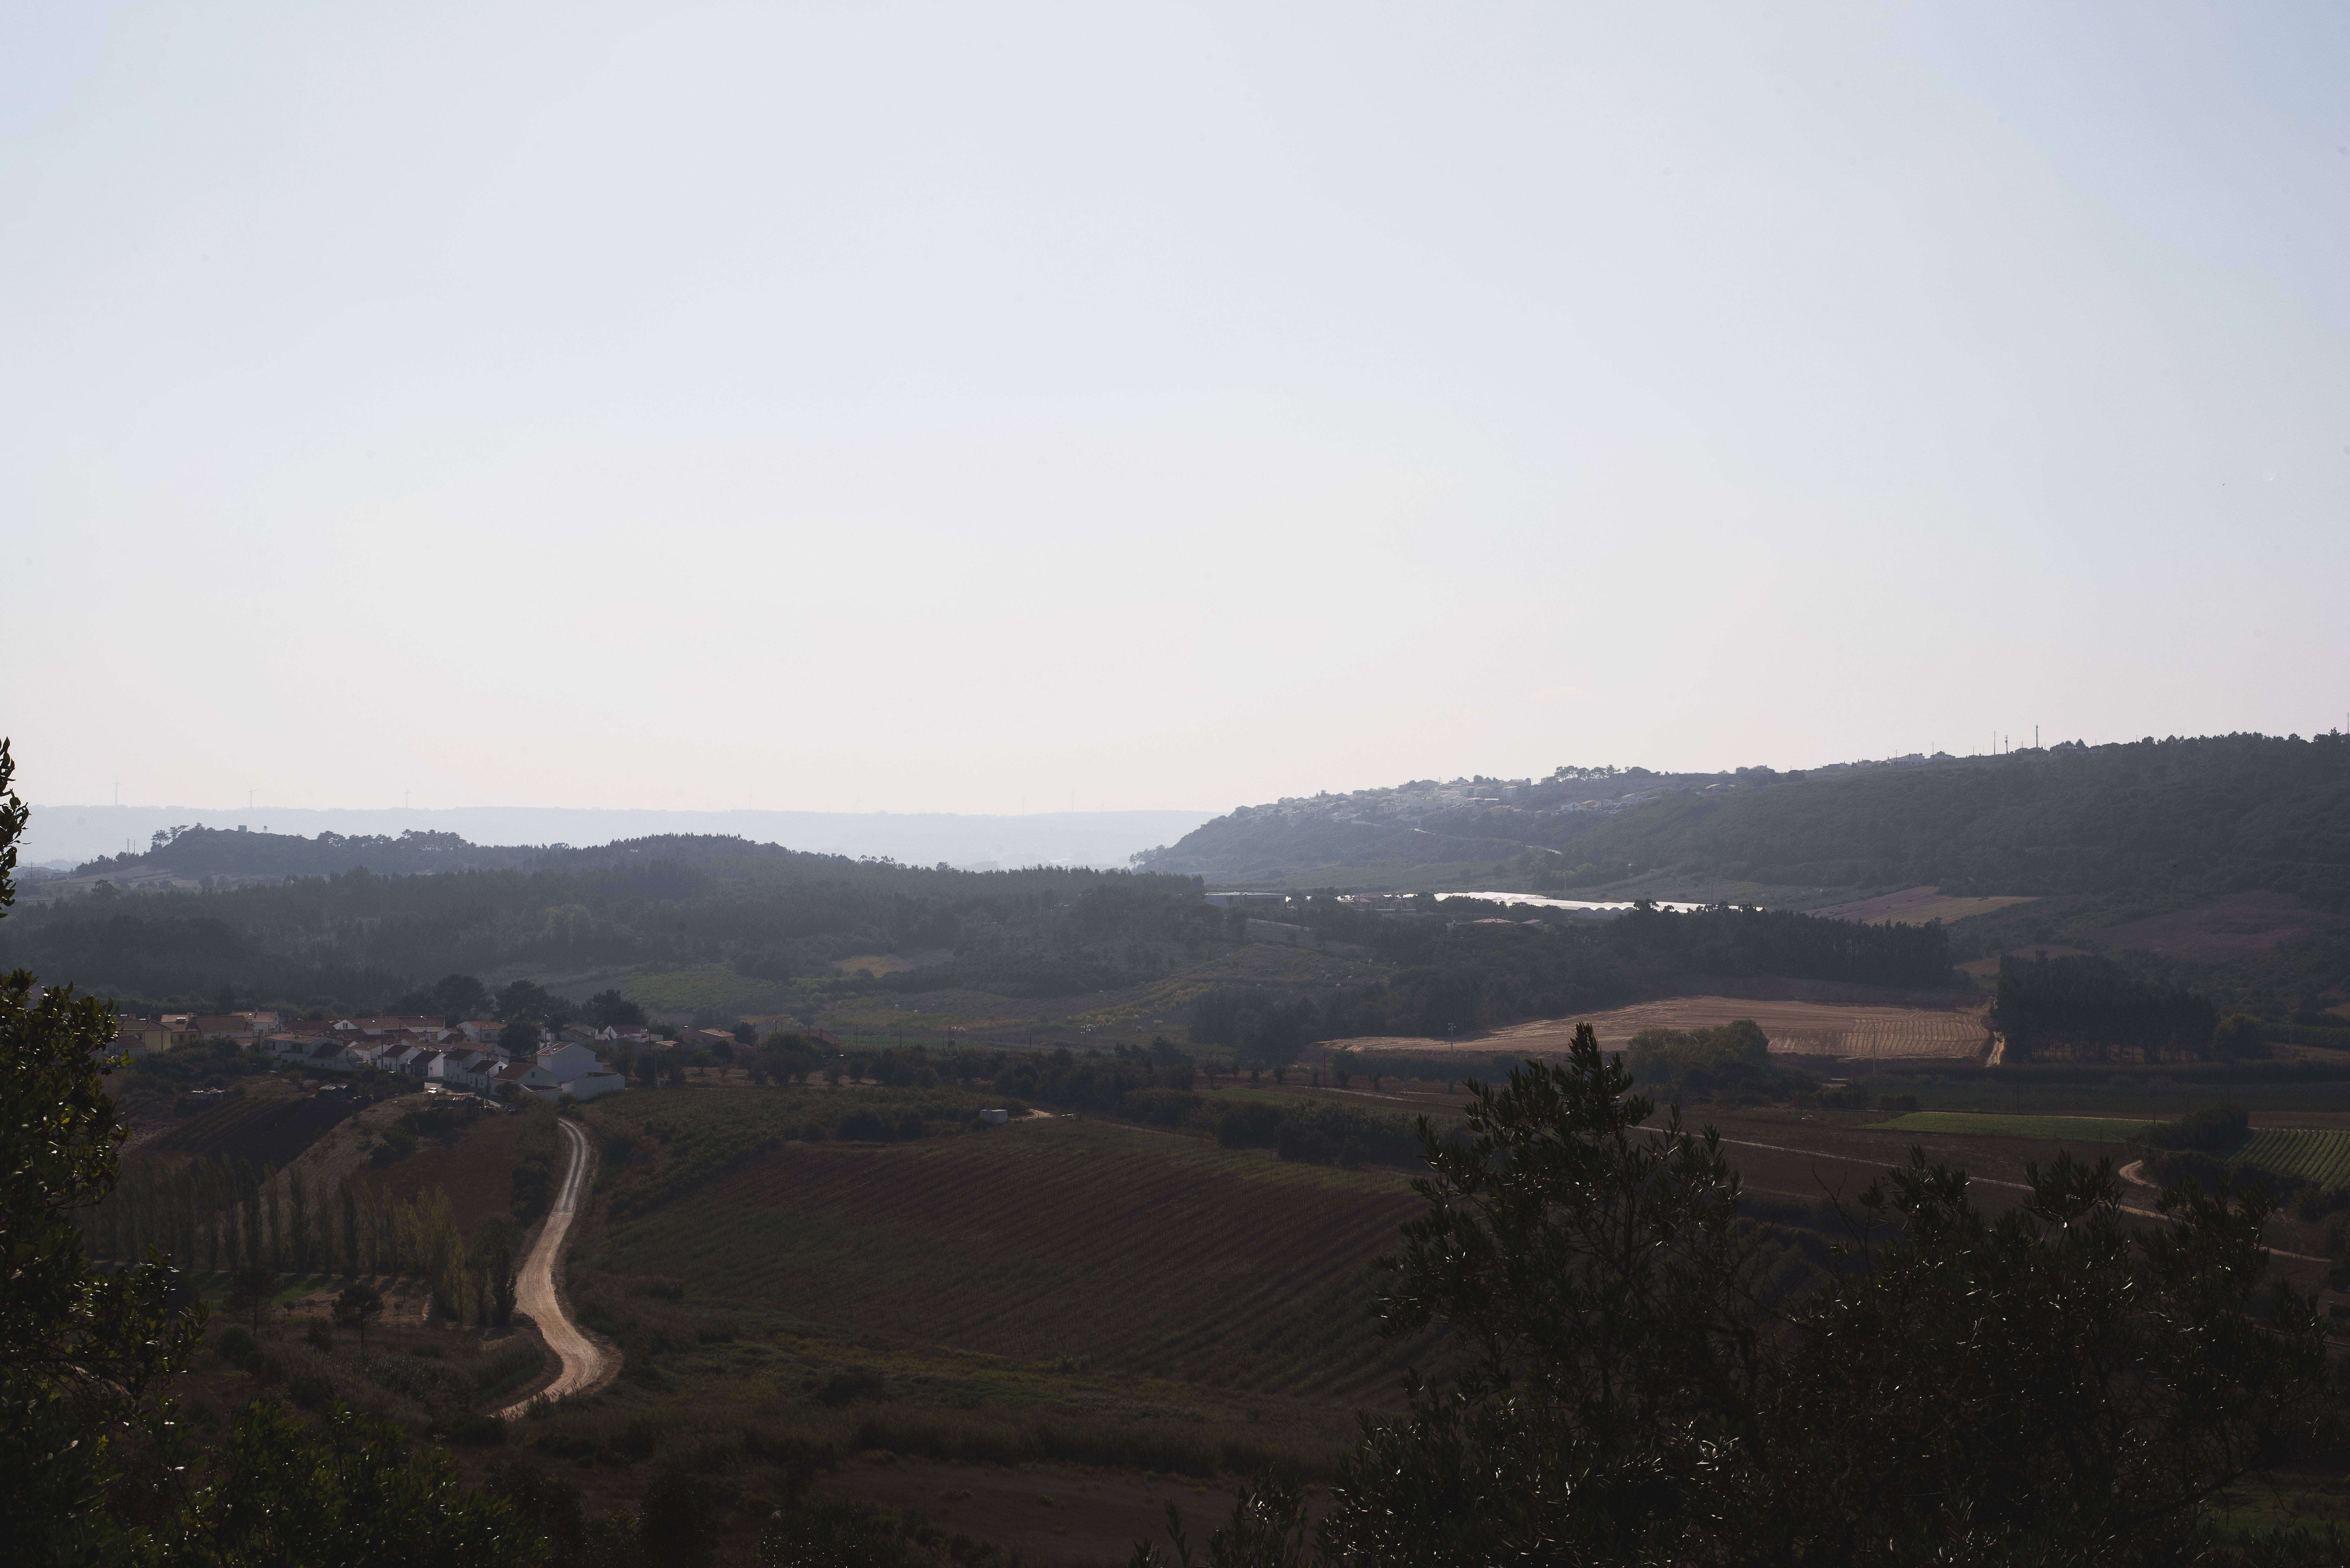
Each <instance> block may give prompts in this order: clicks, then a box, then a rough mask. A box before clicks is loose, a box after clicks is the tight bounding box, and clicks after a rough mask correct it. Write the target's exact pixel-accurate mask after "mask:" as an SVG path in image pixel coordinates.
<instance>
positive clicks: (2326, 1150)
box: [2234, 1127, 2350, 1191]
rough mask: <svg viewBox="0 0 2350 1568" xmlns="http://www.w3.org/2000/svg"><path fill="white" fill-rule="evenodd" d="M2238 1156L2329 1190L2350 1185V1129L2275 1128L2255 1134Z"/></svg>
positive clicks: (2236, 1154) (2265, 1168) (2251, 1163)
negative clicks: (2342, 1130)
mask: <svg viewBox="0 0 2350 1568" xmlns="http://www.w3.org/2000/svg"><path fill="white" fill-rule="evenodd" d="M2234 1158H2237V1159H2240V1160H2242V1161H2243V1162H2244V1163H2245V1164H2247V1165H2257V1166H2259V1167H2260V1168H2262V1169H2263V1170H2276V1171H2282V1172H2283V1173H2284V1174H2285V1175H2287V1176H2299V1177H2305V1178H2307V1179H2309V1180H2311V1181H2314V1182H2316V1183H2317V1184H2318V1185H2319V1186H2320V1187H2323V1188H2324V1189H2327V1190H2329V1191H2331V1190H2333V1189H2336V1188H2342V1187H2350V1132H2334V1131H2332V1130H2329V1129H2322V1128H2318V1127H2271V1128H2269V1129H2267V1130H2266V1131H2263V1132H2256V1133H2254V1134H2253V1135H2252V1136H2251V1139H2250V1140H2249V1141H2247V1142H2246V1143H2245V1145H2244V1147H2241V1148H2240V1149H2238V1150H2237V1151H2236V1153H2235V1156H2234Z"/></svg>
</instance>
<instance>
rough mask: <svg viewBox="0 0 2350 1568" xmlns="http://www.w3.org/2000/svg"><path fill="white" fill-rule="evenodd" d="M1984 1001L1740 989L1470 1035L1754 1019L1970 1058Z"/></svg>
mask: <svg viewBox="0 0 2350 1568" xmlns="http://www.w3.org/2000/svg"><path fill="white" fill-rule="evenodd" d="M1983 1012H1984V1008H1983V1006H1982V1005H1981V1004H1977V1005H1975V1006H1972V1007H1899V1006H1893V1005H1885V1004H1869V1003H1843V1002H1774V1001H1761V1000H1756V999H1754V998H1752V997H1739V996H1676V997H1673V998H1670V999H1669V1000H1668V1001H1664V1002H1640V1003H1638V1005H1636V1006H1632V1007H1619V1008H1617V1009H1615V1010H1614V1011H1613V1012H1595V1013H1592V1014H1590V1015H1589V1016H1587V1017H1584V1018H1546V1019H1541V1020H1538V1021H1537V1022H1535V1023H1517V1024H1513V1025H1511V1026H1510V1027H1509V1028H1507V1029H1497V1030H1495V1031H1494V1032H1493V1033H1491V1034H1485V1035H1481V1036H1478V1037H1477V1038H1476V1039H1475V1040H1473V1041H1471V1040H1463V1041H1461V1046H1462V1048H1463V1049H1469V1048H1471V1047H1473V1048H1474V1049H1475V1050H1476V1051H1477V1053H1478V1054H1481V1055H1484V1054H1496V1055H1498V1054H1509V1055H1524V1056H1557V1055H1563V1054H1565V1052H1566V1049H1567V1047H1568V1046H1569V1045H1570V1044H1573V1043H1574V1040H1575V1025H1576V1024H1578V1023H1588V1024H1590V1025H1591V1026H1592V1028H1593V1029H1594V1030H1596V1031H1597V1033H1598V1035H1599V1043H1600V1044H1602V1045H1605V1046H1607V1047H1608V1048H1609V1049H1610V1050H1620V1049H1622V1047H1623V1045H1624V1044H1625V1042H1627V1041H1628V1040H1630V1039H1631V1038H1632V1036H1633V1035H1635V1034H1638V1033H1639V1032H1640V1031H1642V1030H1643V1029H1711V1028H1715V1027H1717V1026H1719V1025H1721V1024H1724V1023H1731V1022H1732V1021H1733V1020H1735V1019H1740V1018H1751V1019H1752V1020H1753V1021H1754V1023H1756V1024H1757V1025H1758V1026H1760V1027H1761V1029H1762V1030H1763V1033H1765V1034H1767V1035H1769V1036H1770V1037H1771V1049H1772V1050H1773V1051H1775V1052H1780V1053H1783V1054H1788V1055H1796V1056H1840V1057H1843V1058H1846V1060H1851V1061H1861V1060H1871V1061H1889V1060H1902V1059H1913V1060H1927V1059H1936V1058H1939V1059H1941V1060H1946V1061H1966V1060H1970V1059H1971V1058H1974V1057H1977V1056H1980V1055H1981V1054H1982V1050H1983V1043H1984V1040H1985V1038H1986V1036H1987V1031H1986V1029H1985V1026H1984V1023H1983ZM1432 1044H1437V1043H1431V1042H1430V1041H1427V1040H1420V1039H1404V1038H1395V1037H1388V1036H1384V1035H1381V1036H1375V1037H1372V1038H1369V1039H1364V1040H1333V1041H1331V1042H1330V1045H1331V1048H1332V1049H1334V1050H1335V1049H1336V1048H1338V1047H1340V1046H1352V1047H1354V1048H1355V1049H1357V1050H1358V1051H1365V1052H1372V1051H1415V1052H1423V1053H1424V1052H1427V1051H1428V1050H1430V1048H1431V1045H1432Z"/></svg>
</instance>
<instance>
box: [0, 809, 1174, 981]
mask: <svg viewBox="0 0 2350 1568" xmlns="http://www.w3.org/2000/svg"><path fill="white" fill-rule="evenodd" d="M1197 889H1198V884H1197V882H1196V881H1195V880H1193V879H1191V878H1186V877H1165V876H1158V875H1151V874H1139V875H1138V874H1133V873H1128V872H1122V871H1118V872H1095V871H1087V870H1064V869H1060V868H1056V867H1039V868H1036V869H1032V870H1026V871H989V872H968V871H953V870H948V869H946V868H944V867H940V868H936V869H931V868H925V867H907V866H899V865H896V864H894V863H891V862H888V861H864V860H850V859H847V858H844V857H838V856H823V855H806V854H799V853H795V852H794V851H791V850H787V849H781V848H778V847H776V846H773V845H754V844H748V843H745V842H743V841H742V840H740V839H724V838H695V837H671V838H659V839H644V840H638V841H635V842H632V843H624V844H615V845H611V846H605V847H602V848H598V849H587V850H556V851H551V852H536V851H535V852H534V856H533V859H532V861H531V863H530V864H529V865H528V866H527V867H518V868H514V869H508V870H498V871H458V872H450V873H445V874H439V875H421V874H420V875H410V876H382V875H378V874H376V873H374V872H372V871H369V870H364V869H362V870H356V871H351V872H348V873H346V874H343V875H339V876H329V877H305V878H297V879H288V880H286V881H284V882H282V883H278V884H276V885H274V886H263V887H248V888H235V889H233V890H229V891H216V892H182V893H156V894H141V895H138V896H113V897H108V896H103V895H101V896H99V897H94V898H81V899H75V900H71V901H65V902H50V903H45V904H42V905H38V906H28V907H26V908H23V909H20V910H19V913H18V916H17V918H16V919H14V920H12V921H10V922H9V924H8V926H7V927H6V928H5V935H0V965H15V964H24V965H26V966H28V967H32V968H34V969H36V970H37V971H39V972H41V973H43V974H45V975H49V976H54V977H55V978H57V979H58V980H61V981H74V982H76V983H78V984H81V985H85V986H95V987H99V988H105V989H111V990H116V991H119V992H124V993H127V994H129V995H132V996H138V997H147V998H162V997H174V996H176V997H183V998H191V999H208V998H211V997H213V996H214V995H215V994H216V993H218V992H222V991H223V990H226V991H229V992H233V993H234V994H235V995H238V996H240V997H248V998H255V999H262V1000H268V1001H281V1002H289V1003H293V1004H296V1005H310V1004H318V1003H320V1002H327V1001H328V1000H331V1001H332V1002H336V1003H339V1004H341V1005H343V1006H361V1005H366V1004H369V1003H371V1002H377V1001H382V1000H388V999H390V998H391V997H394V996H397V995H399V994H400V992H403V991H405V990H406V989H407V988H408V986H409V985H410V984H411V983H412V981H414V980H415V979H418V978H421V979H427V980H429V979H432V978H433V977H436V976H439V975H442V974H444V973H450V972H463V973H469V974H481V975H503V974H509V973H516V972H522V971H546V970H565V969H579V968H584V967H588V966H597V965H601V966H607V967H626V966H635V965H650V966H671V967H674V966H681V965H693V964H719V965H724V966H726V967H728V968H730V969H732V970H733V971H736V972H739V973H741V974H744V975H755V976H759V977H762V978H764V979H768V980H774V981H783V980H786V979H788V978H790V977H792V976H794V975H797V974H804V973H808V972H811V971H823V972H826V973H827V974H828V973H829V968H828V966H829V965H830V963H831V961H833V960H834V959H836V958H839V957H843V956H846V955H849V954H856V953H872V952H882V953H889V952H896V951H901V950H941V951H944V950H951V952H952V953H953V954H954V956H955V960H956V961H955V962H954V963H953V964H950V965H943V966H938V967H940V968H942V969H943V970H945V971H948V972H947V973H946V974H945V975H943V976H941V977H939V980H938V981H936V982H937V983H957V982H965V983H967V982H970V981H973V980H981V981H993V980H997V979H1001V978H1004V977H1010V978H1012V979H1013V980H1014V981H1016V982H1018V983H1020V984H1023V985H1024V986H1025V987H1026V988H1027V989H1028V990H1030V991H1031V992H1034V991H1035V989H1036V988H1038V987H1040V986H1041V987H1044V988H1045V989H1046V990H1047V991H1048V992H1049V990H1050V988H1051V987H1052V986H1054V985H1055V984H1056V983H1059V984H1064V985H1066V986H1068V987H1069V988H1070V989H1091V988H1093V987H1095V986H1097V985H1098V984H1099V983H1100V981H1101V972H1100V971H1102V970H1104V969H1105V968H1107V969H1109V970H1112V971H1117V972H1118V974H1119V975H1120V977H1121V978H1122V977H1123V974H1124V971H1125V970H1126V969H1127V968H1128V966H1129V964H1130V961H1132V960H1133V959H1134V958H1136V957H1137V956H1138V955H1136V954H1134V953H1132V952H1130V951H1129V950H1130V949H1132V948H1133V946H1134V944H1135V943H1137V942H1138V941H1176V942H1180V941H1181V940H1184V937H1185V934H1186V932H1187V931H1192V932H1193V933H1194V934H1195V935H1196V930H1197V929H1211V928H1212V927H1213V925H1214V923H1215V920H1216V918H1217V917H1216V912H1215V911H1214V910H1212V909H1208V908H1207V907H1206V906H1205V905H1203V904H1201V903H1200V902H1199V900H1198V899H1197V898H1196V893H1197ZM1187 921H1188V922H1190V924H1189V925H1187V923H1186V922H1187ZM1073 966H1074V967H1073ZM852 983H862V982H852ZM872 983H874V984H877V985H881V984H885V983H895V984H897V985H899V986H903V985H905V984H907V983H909V982H907V981H874V982H872Z"/></svg>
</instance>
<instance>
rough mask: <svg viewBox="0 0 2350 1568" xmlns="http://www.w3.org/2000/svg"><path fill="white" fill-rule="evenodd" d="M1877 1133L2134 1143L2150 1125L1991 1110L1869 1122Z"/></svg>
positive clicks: (1920, 1113) (1919, 1113)
mask: <svg viewBox="0 0 2350 1568" xmlns="http://www.w3.org/2000/svg"><path fill="white" fill-rule="evenodd" d="M1868 1125H1869V1127H1870V1128H1871V1129H1872V1130H1875V1131H1878V1132H1916V1133H1972V1134H1975V1135H1978V1136H1980V1137H2028V1138H2038V1139H2040V1140H2041V1141H2043V1142H2044V1143H2134V1142H2136V1141H2137V1139H2138V1138H2139V1137H2143V1136H2144V1135H2145V1132H2146V1129H2147V1127H2152V1126H2153V1125H2154V1124H2153V1123H2151V1122H2136V1121H2123V1120H2118V1119H2112V1118H2107V1117H2103V1116H2005V1115H2002V1114H1999V1113H1996V1112H1991V1111H1912V1112H1910V1113H1909V1114H1908V1116H1896V1117H1894V1118H1893V1119H1892V1120H1891V1121H1889V1122H1871V1123H1869V1124H1868Z"/></svg>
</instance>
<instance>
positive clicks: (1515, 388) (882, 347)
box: [0, 0, 2350, 811]
mask: <svg viewBox="0 0 2350 1568" xmlns="http://www.w3.org/2000/svg"><path fill="white" fill-rule="evenodd" d="M2345 83H2350V8H2345V7H2344V6H2342V5H2285V4H2269V5H2258V6H2230V5H2195V6H2178V5H2144V4H2135V3H2133V4H2129V5H2118V4H2116V5H2062V6H2051V5H1964V6H1960V5H1932V6H1928V5H1877V4H1872V5H1848V6H1819V5H1769V6H1762V5H1714V6H1674V5H1606V6H1589V7H1571V6H1565V5H1556V4H1542V5H1495V4H1478V5H1457V4H1456V5H1437V4H1423V5H1366V4H1361V3H1359V0H1348V3H1347V4H1344V5H1266V4H1264V3H1263V0H1255V3H1253V4H1249V5H1226V6H1218V5H1204V4H1197V3H1194V4H1186V5H1163V6H1157V7H1139V6H1127V5H1101V4H1094V5H1070V6H1066V7H1061V8H1054V7H1044V6H1019V5H939V6H911V5H887V4H871V3H858V4H854V5H850V4H837V5H820V6H806V5H800V6H795V5H773V4H764V5H744V6H741V7H727V6H702V5H684V4H675V3H671V4H663V5H642V6H606V5H583V4H579V3H577V0H567V3H565V4H562V5H491V4H483V3H480V0H469V3H468V4H465V5H424V4H403V5H375V6H364V5H315V4H313V5H240V4H234V3H230V0H216V3H212V4H206V5H162V4H156V5H102V4H93V5H16V4H8V5H0V563H4V564H5V582H6V585H7V593H6V597H5V616H6V619H5V643H4V644H0V732H5V733H8V734H11V735H13V736H14V737H15V739H16V746H17V751H18V754H19V757H20V759H21V762H22V765H23V780H22V782H23V785H24V787H25V789H26V794H28V796H30V797H31V798H33V799H34V800H35V801H36V802H41V801H48V802H68V801H76V802H90V801H105V800H108V799H109V798H110V796H111V793H112V791H113V789H114V786H115V784H116V782H117V781H120V787H121V791H122V798H123V799H124V800H125V801H126V802H129V801H141V802H154V803H163V802H175V803H188V804H193V805H241V804H242V803H243V802H244V800H245V799H246V798H247V796H246V791H247V790H249V789H250V790H255V791H257V792H258V800H259V801H260V803H261V804H264V805H267V804H272V803H275V804H278V805H288V806H293V805H307V806H379V805H396V804H398V803H399V802H400V800H401V798H402V792H403V791H411V792H412V797H413V799H414V801H415V803H416V804H417V805H430V806H454V805H482V804H521V803H528V804H538V805H593V806H649V807H670V808H699V807H716V806H729V805H731V806H739V805H744V804H745V803H753V804H755V805H759V806H761V807H795V808H812V809H872V808H887V809H891V810H917V809H937V810H950V811H1016V810H1021V809H1026V810H1030V811H1037V810H1043V809H1045V808H1047V807H1051V808H1055V809H1066V808H1067V807H1069V806H1070V805H1072V804H1073V803H1074V804H1075V805H1076V807H1077V808H1078V809H1081V810H1082V809H1087V808H1109V807H1142V806H1154V807H1155V806H1198V807H1202V808H1212V809H1222V808H1224V807H1226V806H1228V805H1232V804H1234V803H1237V802H1243V801H1253V800H1260V799H1264V798H1268V797H1271V796H1274V795H1279V794H1295V793H1310V792H1311V791H1313V790H1315V789H1319V788H1332V789H1339V788H1350V787H1356V786H1359V785H1364V784H1382V783H1389V782H1395V781H1399V780H1402V779H1405V778H1409V777H1416V776H1425V775H1429V774H1440V775H1444V776H1451V775H1452V774H1458V773H1462V772H1485V773H1489V774H1505V775H1508V774H1530V773H1541V772H1545V771H1547V770H1548V769H1549V768H1551V767H1552V766H1554V765H1555V764H1557V763H1566V762H1575V763H1601V762H1615V763H1645V764H1648V765H1649V766H1656V767H1665V766H1670V767H1720V766H1732V765H1736V764H1740V763H1773V764H1776V765H1801V764H1804V763H1816V762H1821V761H1825V760H1831V759H1837V758H1846V757H1855V756H1876V755H1884V754H1887V753H1894V752H1906V751H1911V750H1918V749H1925V750H1931V749H1934V748H1937V747H1940V748H1945V749H1948V750H1950V751H1954V752H1965V751H1968V750H1970V749H1975V748H1980V747H1982V746H1984V745H1986V744H1988V743H1989V739H1990V736H1991V732H1993V731H1994V730H2000V731H2004V732H2010V733H2012V734H2014V735H2017V736H2018V737H2028V736H2029V733H2030V731H2031V726H2032V725H2033V723H2034V722H2038V723H2040V724H2041V725H2042V726H2043V733H2044V734H2045V735H2046V736H2047V737H2048V738H2050V739H2055V738H2059V737H2064V738H2070V737H2074V736H2082V737H2085V738H2088V739H2091V740H2100V739H2115V738H2122V737H2136V736H2137V735H2140V734H2145V733H2156V734H2162V733H2170V732H2180V733H2185V732H2210V731H2227V730H2247V729H2258V730H2266V731H2274V732H2282V731H2288V730H2291V731H2299V732H2304V733H2305V732H2311V731H2313V730H2322V729H2325V728H2328V727H2330V726H2333V725H2335V724H2339V723H2342V722H2344V718H2345V710H2350V603H2346V602H2345V582H2350V574H2345V567H2350V91H2345ZM2019 743H2022V741H2021V740H2020V741H2019Z"/></svg>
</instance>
